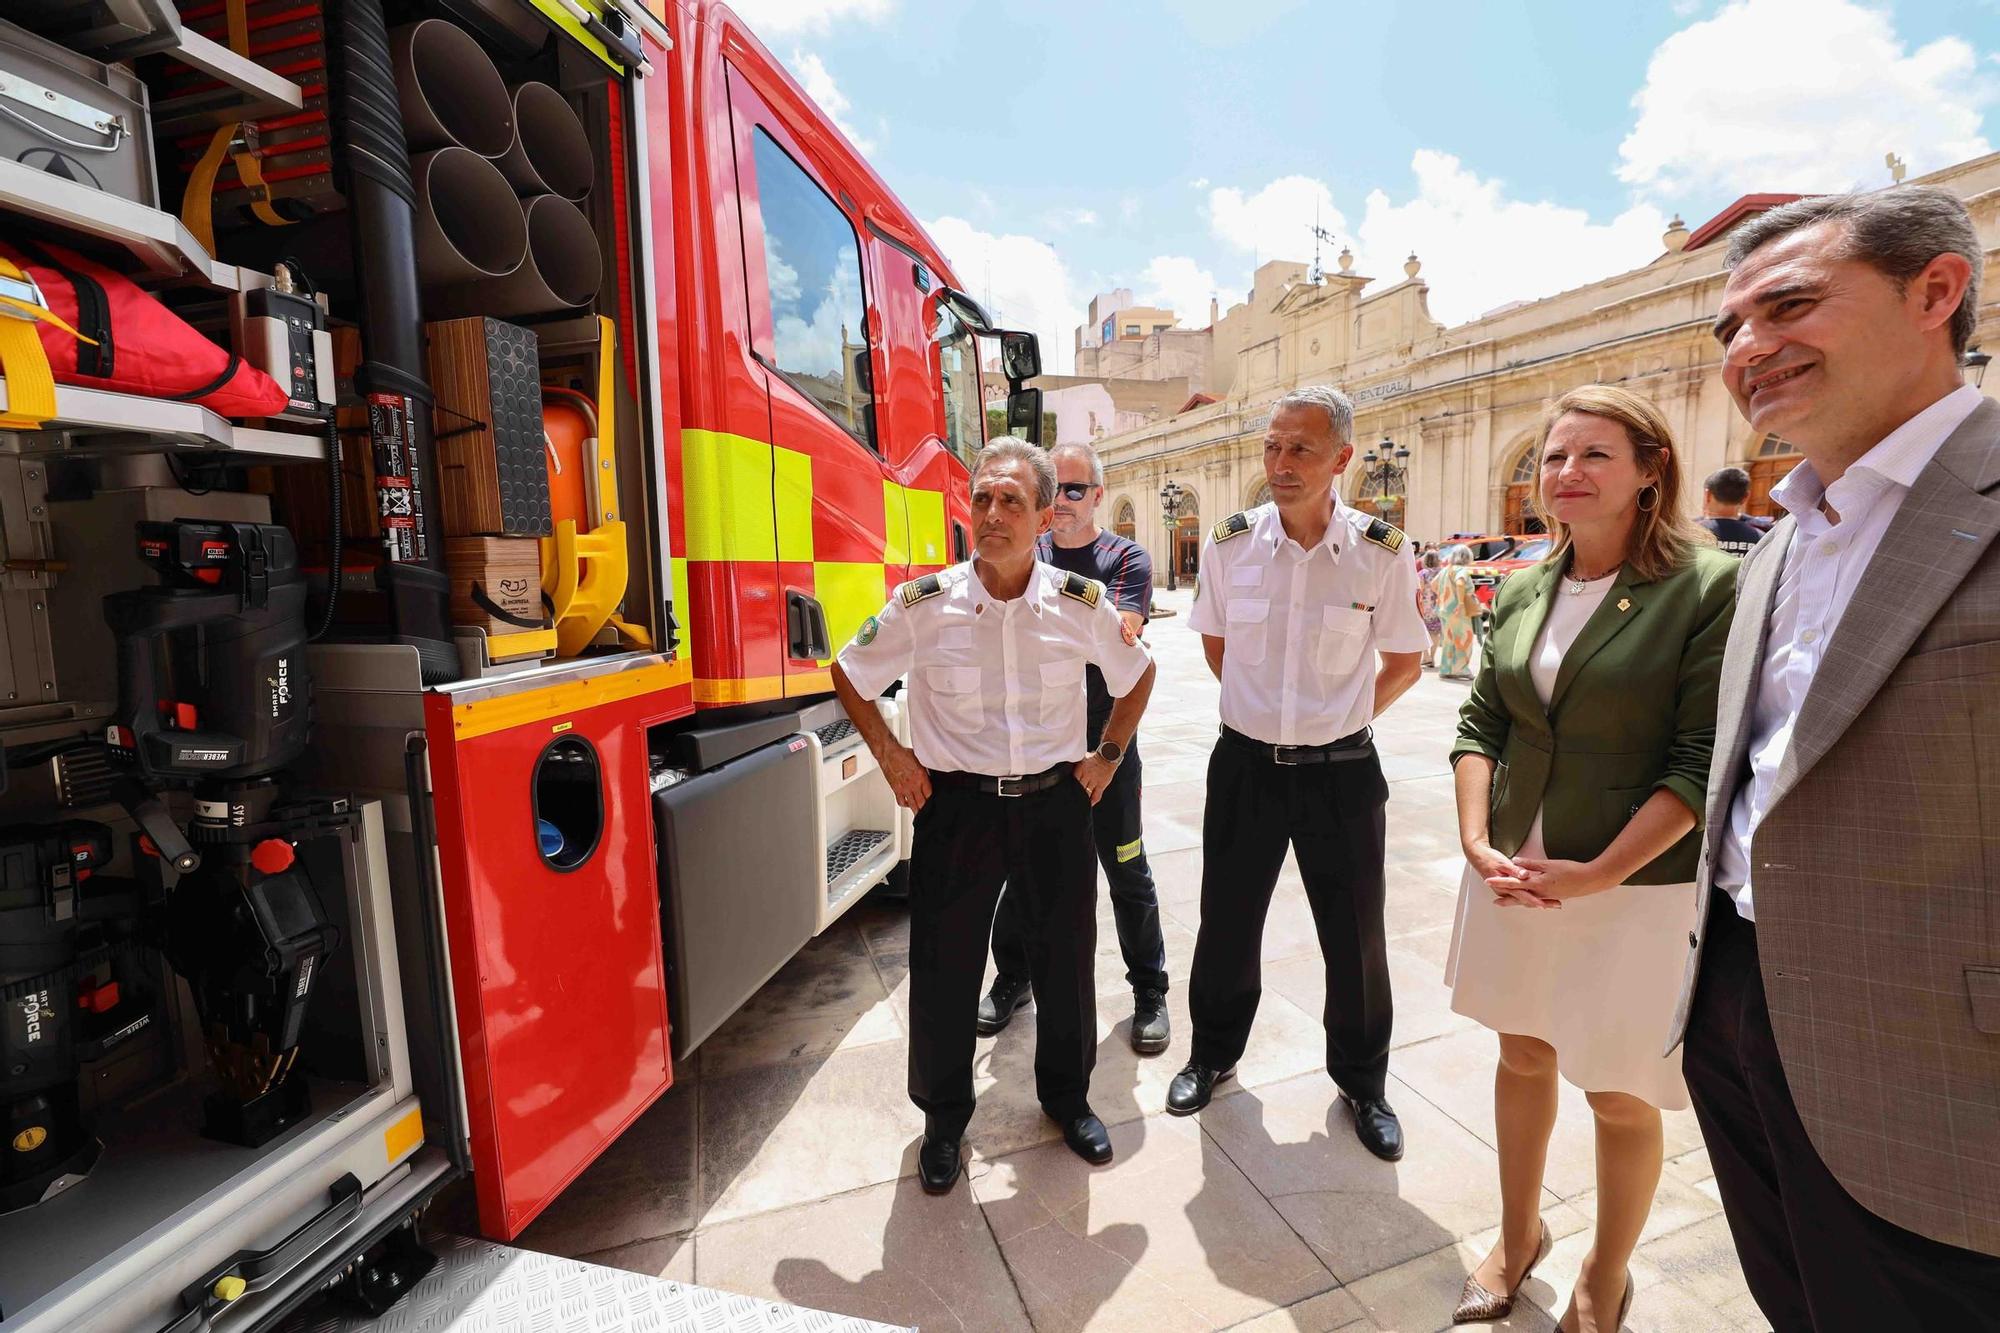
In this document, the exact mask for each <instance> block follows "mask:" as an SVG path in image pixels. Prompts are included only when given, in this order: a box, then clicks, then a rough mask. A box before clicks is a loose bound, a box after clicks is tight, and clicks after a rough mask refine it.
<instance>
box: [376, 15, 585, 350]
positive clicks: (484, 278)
mask: <svg viewBox="0 0 2000 1333" xmlns="http://www.w3.org/2000/svg"><path fill="white" fill-rule="evenodd" d="M391 44H392V51H393V58H394V66H395V73H396V87H397V91H398V94H399V97H400V102H401V106H402V122H403V130H404V133H406V134H407V135H408V136H409V143H410V147H411V148H412V149H415V150H418V152H417V156H416V157H415V159H414V160H413V161H412V163H411V167H412V172H413V175H414V178H415V180H414V199H415V202H416V210H417V269H418V275H419V278H420V279H421V281H422V283H423V286H424V288H425V290H426V292H427V294H428V295H429V296H430V298H431V302H432V307H433V309H434V310H436V311H437V312H438V313H443V314H478V315H492V316H495V317H498V318H506V319H513V318H521V317H524V316H533V315H547V314H556V313H561V312H564V311H573V310H577V309H580V308H582V307H584V306H586V305H588V304H589V303H590V301H591V299H592V298H593V297H595V296H596V295H597V289H598V285H599V283H600V282H601V281H602V279H603V256H602V255H601V254H600V252H599V250H598V246H597V237H596V234H595V233H594V232H593V231H592V230H591V227H590V223H589V221H588V220H587V219H586V218H585V217H584V215H583V212H582V210H580V209H579V208H578V207H577V203H578V201H580V200H582V199H583V198H584V197H585V196H586V195H587V194H589V192H590V187H591V172H592V165H591V164H592V161H593V155H592V153H591V146H590V141H589V139H588V137H587V136H586V135H585V134H584V132H583V125H582V123H581V122H580V121H579V120H578V119H577V116H576V112H575V111H574V110H573V109H572V108H571V107H570V105H569V102H568V101H567V99H565V98H564V97H563V95H562V94H561V93H559V92H557V91H556V90H555V89H554V88H551V87H549V86H548V85H547V84H545V83H532V82H531V83H523V84H521V85H520V86H519V87H517V88H515V89H514V90H513V91H512V92H511V93H509V91H508V90H507V87H506V84H505V83H503V82H502V80H501V78H500V73H499V71H498V70H497V69H495V68H494V66H493V62H492V60H490V59H489V58H488V57H487V55H486V53H485V51H484V50H482V49H481V48H480V46H479V43H478V42H476V41H474V40H473V38H472V37H471V36H470V35H469V34H468V33H466V32H465V31H464V30H463V29H461V28H459V27H457V26H455V25H453V24H451V23H449V22H447V21H446V20H444V19H424V20H422V21H420V22H417V23H412V24H410V25H408V26H406V27H402V28H398V29H397V30H396V31H395V32H394V33H393V34H391Z"/></svg>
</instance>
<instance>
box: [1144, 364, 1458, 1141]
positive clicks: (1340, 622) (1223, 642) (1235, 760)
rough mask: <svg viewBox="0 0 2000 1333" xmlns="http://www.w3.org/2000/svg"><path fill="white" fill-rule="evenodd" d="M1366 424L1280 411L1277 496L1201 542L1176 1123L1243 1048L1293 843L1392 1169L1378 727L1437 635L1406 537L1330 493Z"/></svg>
mask: <svg viewBox="0 0 2000 1333" xmlns="http://www.w3.org/2000/svg"><path fill="white" fill-rule="evenodd" d="M1353 414H1354V409H1353V406H1352V405H1351V404H1350V403H1349V402H1348V400H1347V398H1346V396H1345V395H1343V394H1341V393H1339V392H1338V391H1337V390H1334V389H1331V388H1326V387H1313V388H1307V389H1299V390H1295V391H1294V392H1292V393H1289V394H1287V395H1285V397H1283V398H1281V399H1280V400H1279V401H1278V403H1277V406H1276V408H1275V409H1274V410H1273V411H1272V414H1271V423H1270V425H1269V427H1268V428H1267V429H1266V431H1265V435H1264V474H1265V478H1266V480H1268V481H1269V482H1270V484H1271V497H1272V502H1271V503H1270V504H1267V505H1263V506H1260V507H1259V508H1256V509H1252V510H1250V511H1249V512H1247V513H1242V514H1233V515H1231V516H1230V517H1228V518H1226V519H1224V520H1223V521H1222V522H1221V523H1219V524H1217V525H1216V527H1215V529H1214V530H1213V531H1212V532H1211V533H1210V534H1209V537H1208V539H1207V541H1206V542H1205V543H1204V544H1203V549H1202V553H1201V584H1200V591H1199V594H1198V595H1197V597H1196V599H1195V604H1194V610H1193V611H1192V612H1191V613H1190V615H1189V617H1188V626H1189V628H1191V629H1194V630H1196V631H1198V632H1199V633H1200V634H1201V636H1202V646H1203V649H1204V650H1205V652H1206V653H1207V656H1208V664H1209V669H1210V670H1211V671H1213V672H1214V673H1215V674H1216V676H1217V677H1218V678H1219V679H1220V680H1221V682H1222V734H1221V738H1220V739H1219V740H1218V741H1217V742H1216V746H1215V752H1214V753H1213V754H1212V755H1211V756H1210V758H1209V764H1208V806H1207V810H1206V811H1205V813H1204V815H1203V819H1202V874H1201V929H1200V933H1199V934H1198V935H1197V936H1196V940H1195V951H1194V966H1193V969H1192V972H1191V975H1190V977H1189V981H1188V1006H1189V1009H1190V1011H1191V1015H1190V1016H1191V1017H1192V1019H1193V1021H1194V1044H1193V1050H1192V1052H1191V1053H1190V1058H1189V1061H1188V1064H1187V1066H1186V1068H1184V1069H1182V1070H1181V1072H1180V1073H1179V1074H1178V1075H1176V1076H1175V1078H1174V1081H1173V1084H1172V1085H1171V1087H1169V1089H1168V1092H1167V1109H1168V1110H1169V1111H1172V1112H1174V1113H1175V1114H1178V1115H1189V1114H1192V1113H1193V1112H1195V1111H1198V1110H1200V1109H1201V1108H1202V1107H1204V1106H1206V1105H1207V1104H1208V1101H1209V1097H1210V1095H1211V1094H1212V1093H1213V1091H1214V1088H1215V1085H1216V1083H1217V1082H1218V1081H1220V1080H1222V1079H1225V1078H1227V1077H1229V1076H1230V1074H1232V1073H1233V1072H1234V1071H1235V1067H1236V1062H1237V1060H1238V1059H1239V1058H1240V1057H1241V1056H1242V1054H1243V1048H1244V1044H1245V1042H1246V1041H1247V1040H1248V1038H1249V1036H1250V1024H1251V1020H1252V1019H1254V1018H1255V1017H1256V1014H1257V1002H1258V999H1259V997H1260V995H1261V977H1260V970H1259V965H1258V959H1259V951H1260V949H1261V947H1262V944H1263V936H1264V918H1265V914H1266V912H1267V911H1268V910H1269V908H1270V905H1271V893H1272V890H1273V889H1274V888H1275V887H1276V885H1277V880H1278V873H1279V870H1280V869H1281V867H1282V866H1283V865H1284V860H1285V851H1286V848H1287V847H1290V848H1291V850H1292V851H1294V852H1295V853H1296V854H1297V856H1298V863H1299V876H1300V878H1301V879H1302V880H1304V882H1305V891H1306V898H1307V901H1308V902H1309V903H1310V905H1311V907H1312V914H1313V923H1314V926H1315V928H1316V931H1317V934H1318V936H1319V946H1320V953H1321V955H1322V957H1323V959H1324V961H1325V966H1326V1010H1325V1024H1326V1064H1327V1072H1328V1073H1329V1074H1331V1075H1332V1076H1333V1081H1334V1083H1335V1085H1336V1086H1337V1087H1338V1088H1339V1090H1340V1096H1341V1099H1342V1100H1343V1101H1345V1102H1346V1103H1347V1104H1348V1107H1349V1109H1350V1110H1351V1111H1352V1112H1353V1116H1354V1126H1355V1132H1356V1135H1357V1137H1359V1138H1360V1140H1361V1142H1362V1144H1363V1145H1364V1146H1365V1147H1367V1149H1368V1150H1369V1151H1370V1152H1372V1153H1374V1154H1375V1155H1376V1156H1378V1157H1381V1158H1384V1159H1386V1160H1389V1161H1395V1160H1397V1159H1398V1158H1400V1157H1401V1156H1402V1155H1403V1131H1402V1126H1401V1124H1400V1123H1399V1122H1398V1121H1397V1119H1396V1114H1395V1111H1394V1110H1393V1109H1391V1107H1390V1106H1389V1103H1388V1102H1387V1100H1385V1098H1384V1092H1385V1085H1386V1083H1387V1080H1388V1071H1389V1030H1390V1020H1391V1002H1390V996H1389V962H1388V944H1387V941H1386V939H1385V937H1384V932H1383V926H1382V908H1383V868H1382V862H1383V850H1384V847H1383V843H1384V820H1383V810H1384V806H1385V805H1386V803H1387V801H1388V795H1389V789H1388V785H1387V784H1386V783H1385V782H1384V781H1383V778H1382V765H1381V763H1380V762H1379V760H1378V759H1377V758H1376V754H1375V746H1374V740H1373V735H1372V733H1371V731H1370V729H1369V724H1370V722H1372V721H1373V719H1374V718H1375V716H1376V715H1377V714H1379V713H1380V712H1381V711H1382V710H1383V709H1384V708H1387V707H1388V706H1389V704H1390V703H1392V702H1393V701H1394V700H1395V699H1396V698H1397V697H1398V696H1399V695H1401V694H1402V693H1403V692H1404V691H1405V690H1407V689H1409V687H1410V686H1411V685H1412V684H1414V683H1415V682H1416V680H1417V679H1418V677H1419V675H1420V674H1421V667H1420V665H1419V664H1420V660H1421V653H1422V651H1423V649H1424V647H1425V645H1426V644H1427V643H1428V642H1429V637H1428V635H1426V633H1425V632H1424V624H1423V620H1422V618H1421V617H1420V616H1419V615H1418V612H1417V598H1416V592H1417V575H1416V567H1415V565H1414V564H1412V562H1411V560H1410V556H1409V552H1408V551H1407V550H1405V549H1404V538H1403V534H1402V533H1401V532H1400V531H1398V530H1397V529H1396V528H1394V527H1391V526H1390V525H1389V524H1387V523H1385V522H1383V521H1382V520H1381V519H1378V518H1375V517H1373V516H1372V515H1368V514H1363V513H1359V512H1357V511H1356V510H1353V509H1350V508H1348V507H1347V506H1346V505H1343V504H1341V503H1340V499H1339V496H1338V495H1337V494H1335V492H1334V479H1335V478H1336V477H1338V476H1339V475H1340V473H1341V472H1342V471H1344V470H1345V469H1346V466H1347V462H1348V460H1349V459H1350V458H1351V457H1352V456H1353V453H1354V449H1353V445H1352V444H1351V443H1350V439H1351V432H1352V429H1353V420H1354V415H1353ZM1378 655H1379V657H1380V664H1379V666H1378V665H1377V660H1376V659H1377V657H1378Z"/></svg>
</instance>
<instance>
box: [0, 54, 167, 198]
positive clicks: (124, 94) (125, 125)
mask: <svg viewBox="0 0 2000 1333" xmlns="http://www.w3.org/2000/svg"><path fill="white" fill-rule="evenodd" d="M147 113H148V107H147V98H146V85H145V84H143V83H141V82H140V81H139V79H138V78H137V76H135V75H134V74H133V73H132V72H131V71H130V70H129V69H126V68H124V67H122V66H119V65H106V64H103V63H101V62H99V61H96V60H92V59H91V58H90V57H88V56H82V55H78V54H76V53H75V52H74V51H71V50H69V49H67V48H65V47H61V46H58V45H56V44H55V43H54V42H51V41H48V40H46V39H44V38H41V37H38V36H36V35H35V34H34V33H32V32H29V31H28V30H27V29H25V28H21V27H18V26H16V25H15V24H12V23H8V22H6V21H4V20H0V157H4V158H7V159H9V160H11V161H15V162H19V163H21V164H22V165H24V166H29V167H33V168H35V169H36V170H38V171H46V172H48V173H50V174H51V175H56V176H61V177H64V178H66V179H69V180H73V181H77V182H79V183H81V184H83V185H87V186H89V187H91V188H92V189H97V190H103V191H105V192H106V193H108V194H114V195H117V196H118V197H119V198H121V199H129V200H131V201H132V202H133V203H136V204H143V205H144V206H146V207H147V208H158V207H159V206H160V203H159V180H158V176H157V174H156V173H155V171H154V169H153V131H152V123H151V121H150V120H149V118H148V114H147Z"/></svg>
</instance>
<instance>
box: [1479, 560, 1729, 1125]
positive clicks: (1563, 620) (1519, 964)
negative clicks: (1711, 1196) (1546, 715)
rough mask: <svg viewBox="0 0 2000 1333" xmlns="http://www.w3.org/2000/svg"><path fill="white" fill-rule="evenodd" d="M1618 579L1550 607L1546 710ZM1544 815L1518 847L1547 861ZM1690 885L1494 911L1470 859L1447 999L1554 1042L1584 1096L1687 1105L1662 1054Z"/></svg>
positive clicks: (1561, 1064)
mask: <svg viewBox="0 0 2000 1333" xmlns="http://www.w3.org/2000/svg"><path fill="white" fill-rule="evenodd" d="M1617 581H1618V576H1617V575H1615V574H1613V575H1610V576H1608V577H1606V578H1602V579H1599V580H1597V581H1596V582H1594V583H1587V584H1585V585H1584V587H1583V591H1582V592H1581V593H1577V594H1574V595H1572V594H1570V593H1569V592H1568V591H1567V590H1566V589H1567V587H1568V584H1567V582H1566V581H1565V582H1562V583H1558V584H1557V586H1556V588H1555V590H1554V591H1552V592H1551V593H1550V594H1549V595H1550V596H1551V597H1553V598H1554V599H1555V605H1554V606H1552V607H1551V608H1550V609H1549V615H1548V620H1547V621H1546V623H1544V625H1543V626H1542V632H1541V635H1540V637H1538V638H1537V639H1536V641H1535V655H1534V658H1533V659H1532V661H1531V662H1530V663H1529V674H1530V675H1531V676H1532V677H1533V678H1534V682H1535V692H1536V693H1537V694H1538V695H1540V696H1541V700H1542V704H1543V706H1544V707H1546V706H1547V705H1548V701H1549V698H1550V695H1551V694H1552V693H1553V692H1554V688H1555V683H1556V674H1557V673H1558V672H1559V671H1560V670H1561V669H1562V660H1563V654H1564V653H1566V652H1568V651H1569V648H1570V645H1571V644H1573V643H1575V642H1576V638H1577V635H1578V634H1580V633H1582V631H1583V627H1584V624H1585V622H1587V621H1588V620H1589V619H1590V617H1591V614H1592V613H1593V612H1594V611H1596V610H1597V608H1598V605H1599V604H1600V603H1602V602H1603V600H1604V596H1605V594H1606V593H1608V592H1610V591H1611V587H1612V585H1613V584H1614V583H1616V582H1617ZM1546 854H1547V853H1546V852H1545V851H1544V850H1543V846H1542V816H1541V812H1540V811H1537V812H1536V813H1535V823H1534V826H1533V827H1532V828H1530V829H1529V830H1528V838H1527V841H1526V842H1524V843H1523V844H1522V845H1521V849H1520V852H1519V853H1518V855H1521V856H1533V857H1542V856H1545V855H1546ZM1694 912H1695V890H1694V885H1693V884H1623V885H1620V886H1619V887H1617V888H1615V889H1607V890H1605V891H1604V892H1603V893H1594V894H1591V895H1589V896H1588V897H1584V898H1572V899H1569V900H1567V901H1566V902H1564V903H1563V905H1562V907H1561V909H1560V910H1544V909H1539V908H1531V907H1497V906H1495V905H1494V902H1493V891H1492V889H1490V888H1488V887H1487V885H1486V881H1485V880H1484V879H1483V878H1481V877H1480V876H1479V875H1478V874H1477V873H1475V872H1474V871H1473V869H1472V867H1471V866H1470V865H1468V866H1467V867H1466V870H1465V877H1464V879H1463V880H1462V881H1461V882H1460V884H1459V889H1458V919H1457V921H1456V922H1455V923H1454V925H1453V928H1452V935H1451V954H1450V956H1449V957H1448V958H1447V959H1446V960H1445V967H1444V980H1445V984H1446V985H1447V986H1450V987H1451V1007H1452V1008H1453V1009H1454V1010H1455V1011H1457V1012H1458V1013H1461V1014H1464V1015H1466V1016H1467V1017H1468V1018H1474V1019H1477V1020H1478V1021H1479V1022H1481V1023H1483V1024H1485V1025H1486V1026H1487V1027H1489V1028H1492V1029H1493V1030H1494V1031H1496V1032H1511V1033H1514V1034H1515V1035H1517V1036H1525V1037H1538V1038H1540V1039H1541V1040H1543V1041H1545V1042H1547V1043H1548V1044H1549V1045H1551V1046H1553V1047H1555V1050H1556V1067H1557V1068H1558V1069H1559V1070H1561V1072H1562V1076H1563V1077H1564V1078H1566V1079H1568V1080H1569V1081H1570V1082H1571V1083H1574V1084H1576V1085H1577V1086H1578V1087H1580V1088H1582V1089H1584V1090H1585V1091H1586V1092H1624V1093H1630V1094H1631V1095H1632V1096H1634V1097H1638V1098H1640V1099H1642V1100H1644V1101H1647V1102H1650V1103H1652V1104H1653V1105H1654V1106H1657V1107H1660V1108H1661V1109H1663V1110H1669V1111H1677V1110H1681V1109H1683V1108H1684V1107H1686V1106H1687V1104H1688V1095H1687V1085H1686V1084H1685V1083H1683V1082H1682V1081H1681V1057H1680V1051H1679V1049H1678V1048H1676V1049H1675V1051H1674V1053H1673V1054H1672V1055H1668V1056H1662V1055H1661V1054H1660V1049H1661V1048H1662V1047H1664V1046H1665V1045H1666V1044H1667V1029H1668V1026H1669V1024H1670V1023H1671V1022H1672V1019H1673V1012H1674V1003H1675V1001H1676V1000H1677V999H1678V998H1679V997H1680V987H1681V970H1682V968H1683V967H1684V966H1685V965H1686V963H1687V935H1688V931H1689V930H1690V929H1691V928H1692V927H1693V925H1694Z"/></svg>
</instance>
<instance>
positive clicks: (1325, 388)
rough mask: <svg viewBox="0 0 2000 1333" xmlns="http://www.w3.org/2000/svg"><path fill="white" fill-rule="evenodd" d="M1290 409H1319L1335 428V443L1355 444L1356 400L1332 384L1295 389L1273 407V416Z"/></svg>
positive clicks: (1310, 385)
mask: <svg viewBox="0 0 2000 1333" xmlns="http://www.w3.org/2000/svg"><path fill="white" fill-rule="evenodd" d="M1288 407H1317V408H1318V409H1319V410H1320V411H1322V412H1324V413H1326V419H1327V423H1328V424H1329V425H1331V426H1332V427H1333V439H1334V443H1336V444H1352V443H1353V442H1354V400H1353V399H1351V398H1349V397H1348V396H1347V395H1346V394H1344V393H1342V392H1341V391H1340V390H1338V389H1336V388H1334V387H1333V386H1332V385H1331V384H1308V385H1304V386H1302V387H1300V388H1297V389H1293V390H1292V391H1291V392H1290V393H1288V394H1286V395H1285V396H1284V397H1283V398H1280V399H1279V400H1278V401H1277V402H1275V403H1273V404H1272V405H1271V415H1272V416H1274V417H1275V416H1277V415H1278V413H1280V412H1282V411H1284V410H1285V409H1286V408H1288Z"/></svg>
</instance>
